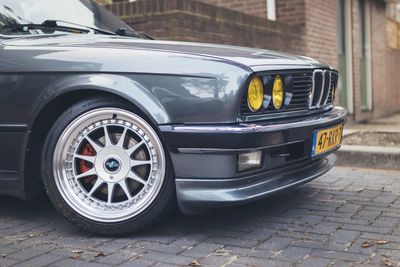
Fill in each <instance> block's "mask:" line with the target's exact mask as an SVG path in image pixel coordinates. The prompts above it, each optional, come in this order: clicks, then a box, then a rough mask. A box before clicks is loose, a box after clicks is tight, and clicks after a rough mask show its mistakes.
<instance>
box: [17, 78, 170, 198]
mask: <svg viewBox="0 0 400 267" xmlns="http://www.w3.org/2000/svg"><path fill="white" fill-rule="evenodd" d="M99 78H100V81H101V82H102V84H97V85H96V84H93V81H96V80H99ZM121 78H122V79H121ZM126 79H127V78H125V77H121V76H116V75H100V76H97V75H96V76H92V75H85V77H80V78H77V77H75V78H74V79H73V80H69V79H67V80H63V81H61V82H58V84H57V85H63V84H67V85H69V86H68V87H62V86H59V87H57V86H55V85H53V86H51V87H50V88H49V89H48V90H45V92H44V94H43V97H42V98H41V99H42V101H40V103H38V104H37V105H36V108H35V109H34V111H33V112H32V115H31V120H30V122H31V123H30V124H29V137H28V141H27V145H26V150H25V151H26V153H25V155H24V158H23V164H22V167H23V176H24V177H23V180H24V191H25V198H26V199H32V198H34V197H36V196H37V195H39V194H40V192H41V191H42V186H37V185H38V183H41V175H40V158H41V157H40V154H41V151H42V147H43V144H44V140H45V138H46V136H47V134H48V132H49V130H50V129H51V127H52V125H53V124H54V123H55V121H56V120H57V118H58V117H59V116H60V115H61V114H62V113H63V112H64V111H65V110H66V109H67V108H68V107H70V106H72V105H73V104H74V103H76V102H77V101H79V100H82V99H85V98H90V97H95V96H104V97H112V98H114V99H119V100H121V101H125V102H128V103H129V104H130V105H131V106H132V111H134V112H135V113H137V114H138V115H140V116H142V117H143V118H145V119H146V120H148V121H149V123H151V124H152V125H153V126H156V125H158V124H159V123H163V122H166V121H168V115H167V114H166V113H165V111H164V109H163V108H162V106H161V104H159V103H158V102H157V100H156V99H155V98H154V97H151V94H150V92H149V91H147V89H145V88H141V86H140V85H139V84H136V83H135V82H133V81H131V80H128V81H127V80H126ZM68 80H69V81H68ZM78 81H90V83H81V85H80V86H79V82H78ZM107 82H108V84H107ZM107 85H109V86H107ZM111 85H112V86H111ZM122 85H125V87H122V88H120V86H122ZM145 107H146V108H145ZM156 128H157V127H156ZM156 131H157V132H158V133H160V132H159V130H158V128H157V129H156ZM160 138H162V136H160ZM162 139H163V138H162ZM167 154H168V152H167Z"/></svg>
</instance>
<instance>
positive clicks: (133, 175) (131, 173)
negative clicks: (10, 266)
mask: <svg viewBox="0 0 400 267" xmlns="http://www.w3.org/2000/svg"><path fill="white" fill-rule="evenodd" d="M128 178H131V179H133V180H135V181H136V182H139V183H141V184H146V183H147V182H146V181H145V180H144V179H143V178H142V177H139V176H138V175H137V174H135V173H134V172H132V171H131V172H129V174H128Z"/></svg>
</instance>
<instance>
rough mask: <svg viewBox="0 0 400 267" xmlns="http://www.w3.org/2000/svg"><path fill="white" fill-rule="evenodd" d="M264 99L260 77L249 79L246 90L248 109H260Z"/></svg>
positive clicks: (255, 110) (254, 110)
mask: <svg viewBox="0 0 400 267" xmlns="http://www.w3.org/2000/svg"><path fill="white" fill-rule="evenodd" d="M263 100H264V88H263V83H262V81H261V78H260V77H257V76H256V77H254V78H253V79H251V81H250V84H249V89H248V91H247V105H248V106H249V108H250V110H251V111H253V112H257V111H259V110H260V108H261V106H262V104H263Z"/></svg>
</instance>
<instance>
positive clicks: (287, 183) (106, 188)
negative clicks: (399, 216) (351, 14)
mask: <svg viewBox="0 0 400 267" xmlns="http://www.w3.org/2000/svg"><path fill="white" fill-rule="evenodd" d="M337 84H338V73H337V71H336V70H334V69H333V68H331V67H330V66H327V65H324V64H322V63H319V62H318V61H315V60H313V59H310V58H307V57H299V56H293V55H288V54H284V53H278V52H272V51H268V50H261V49H251V48H243V47H233V46H222V45H211V44H200V43H184V42H169V41H157V40H153V39H152V38H151V37H149V36H148V35H146V34H143V33H138V32H136V31H135V30H134V29H132V28H130V27H129V26H128V25H126V24H125V23H124V22H122V21H121V20H120V19H118V18H117V17H115V16H114V15H112V14H111V13H109V12H108V11H107V10H106V9H104V8H103V7H101V6H99V5H97V4H96V3H95V2H94V1H92V0H18V1H15V0H0V148H1V149H0V193H1V194H3V195H10V196H14V197H18V198H22V199H26V200H29V199H32V198H34V197H36V196H38V195H39V194H41V192H42V191H46V193H47V195H48V197H49V199H50V201H51V202H52V203H53V205H54V206H55V208H56V209H57V210H58V211H59V212H60V213H61V214H62V215H64V216H65V217H66V218H67V219H68V220H69V221H71V222H72V223H74V224H76V225H77V226H79V227H81V228H83V229H85V230H87V231H91V232H95V233H100V234H109V235H116V234H124V233H128V232H133V231H137V230H140V229H142V228H143V227H145V226H148V225H150V224H151V223H153V222H155V221H157V220H159V219H160V218H162V216H163V215H165V214H166V213H167V212H168V211H169V209H170V207H173V206H174V205H178V207H179V208H180V210H181V211H182V212H183V213H185V214H194V213H199V212H204V211H206V210H208V209H210V208H216V207H224V206H229V205H237V204H241V203H246V202H249V201H254V200H257V199H260V198H262V197H265V196H267V195H269V194H271V193H274V192H277V191H279V190H283V189H287V188H290V187H294V186H297V185H300V184H304V183H306V182H309V181H311V180H313V179H315V178H317V177H319V176H321V175H322V174H324V173H326V172H327V171H328V170H330V169H331V168H332V166H333V165H334V163H335V159H336V157H335V155H334V154H333V152H334V151H335V150H337V149H338V148H339V146H340V144H341V139H342V131H343V125H344V123H345V116H346V111H345V110H344V109H343V108H340V107H334V106H333V103H334V98H335V93H336V91H337Z"/></svg>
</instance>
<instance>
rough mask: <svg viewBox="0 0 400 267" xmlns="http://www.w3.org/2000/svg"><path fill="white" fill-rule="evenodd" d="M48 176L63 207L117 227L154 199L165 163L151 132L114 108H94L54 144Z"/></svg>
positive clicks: (160, 182) (67, 129) (140, 119)
mask: <svg viewBox="0 0 400 267" xmlns="http://www.w3.org/2000/svg"><path fill="white" fill-rule="evenodd" d="M53 166H54V177H55V182H56V185H57V188H58V190H59V192H60V194H61V196H62V198H63V199H64V200H65V202H66V203H67V204H68V206H70V207H71V208H72V209H73V210H75V211H76V212H77V213H78V214H79V215H81V216H83V217H85V218H88V219H91V220H94V221H96V222H106V223H113V222H121V221H125V220H128V219H130V218H133V217H134V216H136V215H139V214H140V213H141V212H142V211H144V210H145V209H146V208H148V207H149V206H150V205H151V204H152V203H153V202H154V200H155V199H156V197H157V195H158V193H159V192H160V189H161V187H162V184H163V180H164V176H165V169H166V160H165V155H164V150H163V146H162V144H161V141H160V139H159V138H158V136H157V134H156V133H155V131H154V130H153V129H152V127H151V126H150V125H149V124H148V123H147V122H146V121H145V120H143V119H142V118H140V117H139V116H137V115H135V114H133V113H130V112H128V111H125V110H122V109H118V108H99V109H95V110H92V111H89V112H87V113H84V114H83V115H81V116H79V117H78V118H77V119H75V120H74V121H73V122H72V123H70V124H69V125H68V126H67V128H66V129H65V130H64V132H63V133H62V134H61V136H60V138H59V139H58V142H57V144H56V149H55V153H54V157H53Z"/></svg>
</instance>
